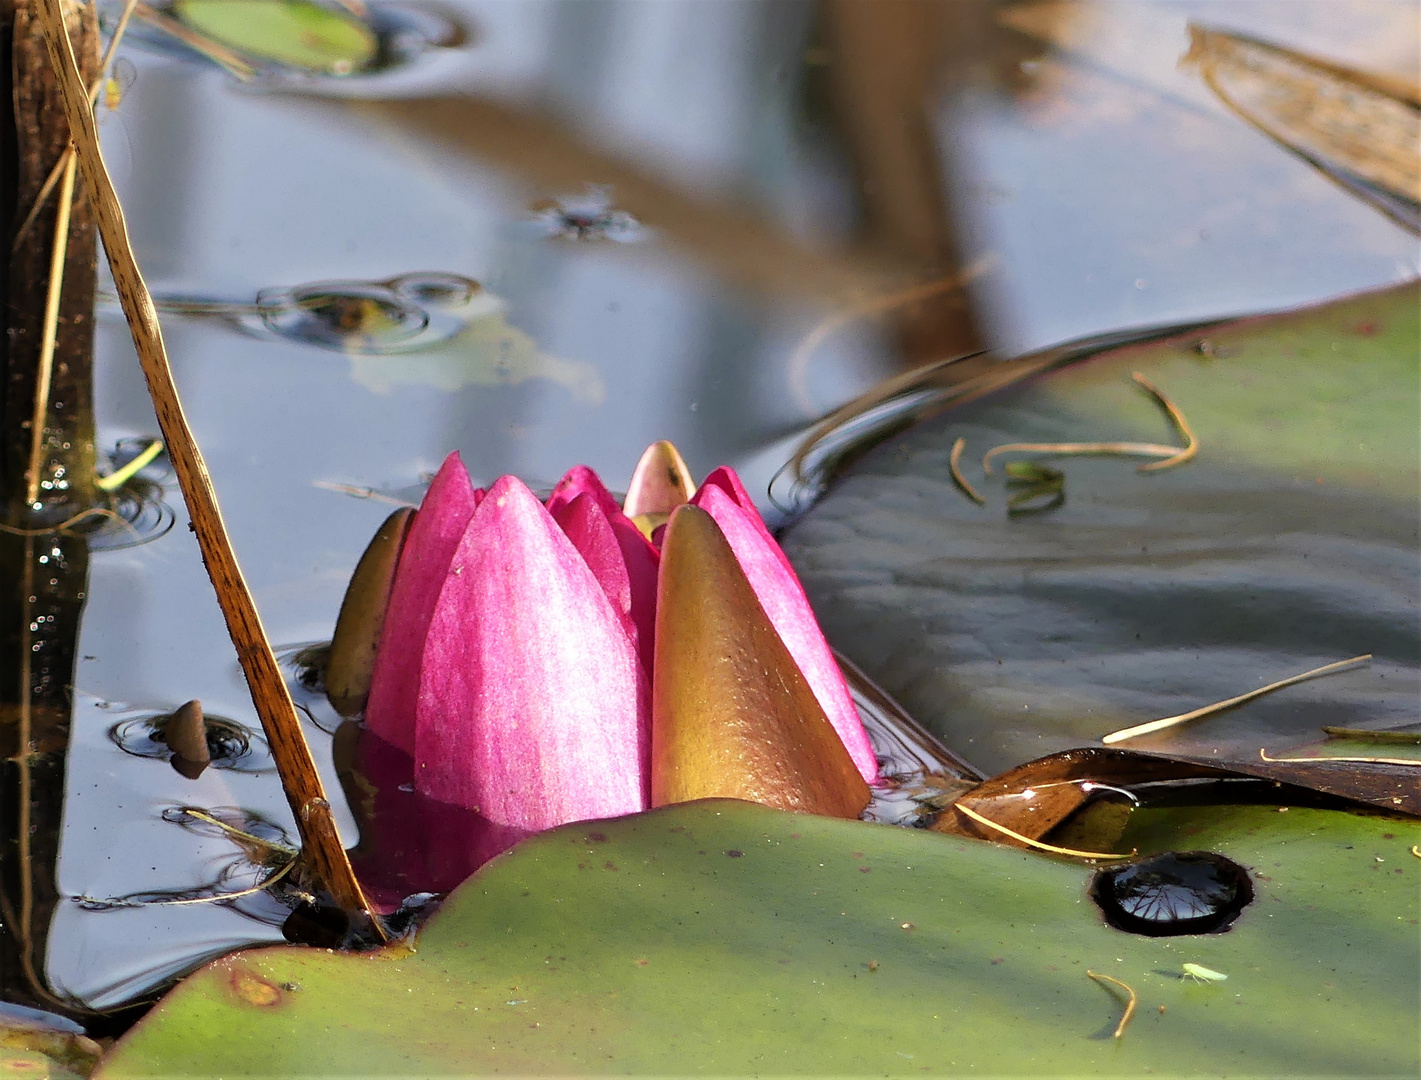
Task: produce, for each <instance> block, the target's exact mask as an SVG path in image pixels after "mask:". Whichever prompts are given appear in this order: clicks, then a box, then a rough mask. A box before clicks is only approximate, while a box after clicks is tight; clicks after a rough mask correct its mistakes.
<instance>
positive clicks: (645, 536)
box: [337, 443, 877, 880]
mask: <svg viewBox="0 0 1421 1080" xmlns="http://www.w3.org/2000/svg"><path fill="white" fill-rule="evenodd" d="M383 532H386V533H389V534H391V535H396V536H400V535H402V536H403V547H402V549H401V550H400V552H399V555H398V562H397V564H396V568H395V570H394V572H393V576H392V577H391V578H390V579H389V582H388V585H387V586H386V587H387V588H388V594H389V598H388V603H387V604H386V606H385V609H384V619H383V624H382V625H381V626H379V627H377V629H376V631H375V633H376V635H377V637H378V645H372V646H371V648H373V651H374V655H375V660H374V667H373V673H372V675H371V678H370V688H369V692H368V700H367V701H366V703H365V708H364V715H365V731H366V733H367V734H368V735H373V736H375V737H376V739H377V740H378V742H379V744H381V745H383V746H386V747H388V748H391V749H392V750H393V752H394V754H395V755H396V757H397V758H398V759H399V760H402V761H403V762H404V764H403V765H400V764H399V763H398V761H397V763H396V764H395V765H393V766H391V765H390V764H389V760H390V759H389V757H388V755H387V756H386V757H384V758H382V759H381V760H380V762H374V759H373V758H371V757H370V753H367V754H366V758H367V761H370V762H372V764H371V765H370V766H369V768H367V773H379V774H380V783H379V785H378V786H380V787H388V786H389V784H390V782H391V781H392V780H396V778H397V777H398V776H399V775H401V770H403V771H404V774H405V775H406V777H407V780H406V785H408V786H412V789H413V793H414V795H416V796H418V797H419V798H422V799H424V800H430V801H433V802H434V803H437V804H439V805H440V806H442V807H444V808H446V809H445V810H438V809H436V810H433V811H430V812H431V813H433V814H434V816H435V818H437V819H438V820H439V822H441V823H442V824H440V825H439V826H438V832H439V833H440V834H445V833H449V832H455V833H457V832H458V831H459V828H460V826H458V825H457V821H458V818H457V814H456V815H455V817H453V818H451V817H450V816H449V814H448V813H446V810H448V809H450V808H452V809H453V810H457V811H459V812H462V813H468V814H475V815H477V818H478V820H480V821H483V822H486V823H488V824H489V825H490V826H491V828H492V830H493V832H494V833H496V834H497V835H498V836H499V837H500V838H502V842H504V846H506V844H507V843H511V842H512V840H516V839H517V838H518V837H519V836H521V835H526V834H527V833H528V832H532V831H537V830H541V829H545V828H550V827H552V826H554V825H559V824H563V823H565V822H569V821H578V820H587V819H595V818H604V817H612V816H617V815H621V814H626V813H632V812H635V811H639V810H643V809H646V808H648V807H650V806H652V805H661V804H663V803H667V802H676V801H683V800H686V799H693V798H704V797H710V796H730V797H736V798H747V799H754V800H756V801H760V802H765V803H768V804H769V805H773V806H780V807H782V808H785V809H795V810H806V811H810V812H815V813H825V814H834V815H837V816H843V817H854V816H857V815H858V813H859V812H860V811H861V810H862V809H863V807H864V805H866V803H867V800H868V784H870V783H872V782H873V781H874V780H875V779H876V778H877V762H876V760H875V757H874V754H873V749H872V746H871V745H870V744H869V741H868V736H867V734H866V733H865V732H864V729H863V726H862V724H861V723H860V722H859V719H858V714H857V712H856V710H855V709H854V705H853V702H852V700H851V698H850V696H849V693H848V689H847V686H846V684H845V682H844V679H843V676H842V674H840V672H839V669H838V666H837V664H836V663H835V661H834V658H833V655H832V653H831V652H830V650H829V647H828V645H827V643H826V642H825V641H824V637H823V634H822V633H821V632H820V630H819V628H818V624H817V623H816V622H815V619H814V614H813V611H812V610H811V608H810V606H809V601H808V600H807V598H806V597H805V595H804V590H803V589H802V588H801V586H800V584H799V581H798V579H797V578H796V577H795V574H794V571H793V569H792V568H791V567H790V565H789V562H788V560H787V559H786V558H785V556H784V553H783V552H782V551H781V550H780V548H779V545H778V544H776V543H775V541H774V538H773V537H772V536H771V535H770V532H769V530H768V529H767V528H766V526H765V524H764V522H763V520H761V518H760V515H759V513H758V511H756V509H755V506H754V503H753V501H752V500H751V499H750V497H749V496H748V494H747V493H746V492H745V489H744V487H743V485H742V484H741V483H740V480H739V478H738V477H737V476H736V475H735V473H734V471H733V470H731V469H728V468H721V469H717V470H716V471H715V472H713V473H712V474H711V475H710V477H708V478H707V480H706V481H705V483H703V484H702V485H701V486H700V488H699V489H695V490H693V489H692V484H691V480H690V476H689V472H688V471H687V470H686V467H685V464H684V462H682V461H681V459H680V455H679V454H677V453H676V451H675V448H674V447H671V446H670V444H669V443H663V444H657V445H656V446H654V447H652V448H651V449H650V450H649V451H648V452H647V455H646V456H644V457H643V460H642V463H641V464H640V465H639V466H638V469H637V472H636V474H635V475H634V477H633V481H632V484H631V490H630V492H629V494H628V497H627V501H626V505H625V508H624V507H623V506H621V505H619V504H618V503H617V500H616V499H615V498H614V497H613V496H612V494H611V493H610V492H609V491H608V490H607V488H606V487H605V486H604V485H603V484H602V482H601V480H600V479H599V478H598V477H597V475H596V474H595V473H594V472H593V471H592V470H591V469H588V468H586V467H585V466H579V467H577V468H575V469H573V470H571V471H570V472H569V473H568V474H567V475H566V476H565V477H564V478H563V479H562V481H561V482H560V483H559V484H558V486H557V487H556V488H555V489H554V490H553V492H552V494H551V496H550V497H549V498H548V500H547V502H546V504H544V503H541V502H539V500H538V499H537V498H536V497H535V496H534V495H533V493H532V492H531V491H529V489H528V488H527V487H526V486H525V485H524V484H523V483H522V482H521V481H519V480H518V479H516V478H514V477H511V476H505V477H502V478H501V479H499V480H498V481H496V482H495V483H494V484H493V485H492V486H491V487H490V488H489V489H488V490H487V491H482V490H479V489H476V488H475V487H474V486H473V484H472V483H471V482H470V480H469V477H468V474H467V473H466V472H465V470H464V467H463V464H462V462H461V461H460V460H459V457H458V455H457V454H451V455H450V456H449V458H448V459H447V460H446V461H445V462H444V465H443V467H442V468H441V469H440V470H439V473H438V475H436V477H435V478H434V481H433V483H432V484H431V485H430V488H429V491H428V493H427V494H426V496H425V499H424V502H423V504H422V505H421V507H420V508H419V510H418V511H417V512H416V513H415V515H414V520H413V522H412V523H410V524H409V525H408V528H407V531H402V530H399V529H390V528H387V529H385V530H383ZM652 538H655V540H654V542H653V539H652ZM384 558H385V559H386V560H388V558H389V556H388V555H386V556H385V557H384ZM362 562H364V560H362ZM350 603H351V601H350V599H349V597H348V598H347V606H349V605H350ZM345 610H346V609H345V608H344V607H343V608H342V619H344V618H345ZM337 636H338V637H339V636H340V635H339V627H338V635H337ZM371 640H375V639H371ZM368 779H374V776H373V775H371V776H368ZM386 801H387V802H389V800H388V799H387V800H386ZM396 801H398V800H396ZM402 805H403V804H402ZM411 812H413V811H409V809H408V807H406V809H405V810H401V811H400V813H401V814H405V815H406V816H408V813H411ZM424 816H425V817H429V813H424ZM450 822H455V824H454V825H450V824H449V823H450ZM430 823H431V824H432V823H433V820H432V819H431V822H430ZM406 824H408V825H409V827H408V828H406V826H405V825H401V826H399V827H398V828H399V830H400V831H402V832H406V833H409V832H413V831H417V830H416V829H415V826H414V825H413V824H410V823H408V822H407V823H406ZM387 831H388V829H387ZM509 837H511V838H512V840H510V839H508V838H509ZM405 841H406V842H408V838H407V837H406V838H405ZM440 842H441V843H442V842H443V841H440ZM421 857H427V858H429V859H433V861H435V862H441V863H442V864H448V865H450V866H452V865H453V863H450V860H449V859H447V858H445V857H444V856H437V857H436V856H433V855H429V854H428V852H426V855H425V856H421ZM480 857H481V858H482V857H483V856H480ZM453 862H454V863H458V862H459V859H458V858H455V859H454V860H453ZM469 868H470V869H472V867H469ZM414 876H418V874H415V875H414ZM435 876H436V877H439V878H440V879H441V880H443V878H444V877H445V875H443V874H436V875H435Z"/></svg>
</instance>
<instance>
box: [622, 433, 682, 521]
mask: <svg viewBox="0 0 1421 1080" xmlns="http://www.w3.org/2000/svg"><path fill="white" fill-rule="evenodd" d="M695 490H696V482H695V480H694V479H692V477H691V470H690V469H689V468H688V467H687V465H686V461H685V459H684V458H682V457H681V452H680V451H679V450H677V449H676V447H675V445H673V444H672V443H670V442H668V441H667V440H665V439H662V440H661V441H660V442H656V443H652V444H651V445H650V446H648V447H647V448H646V452H645V453H643V454H642V455H641V460H640V461H638V462H637V466H636V469H635V470H634V471H633V472H632V478H631V482H630V483H629V484H628V485H627V497H626V501H625V502H624V503H623V504H622V509H623V511H624V512H625V513H626V515H627V517H629V518H636V517H642V516H644V515H666V514H670V513H671V511H672V510H674V509H676V507H678V506H680V505H681V504H682V503H684V502H688V501H690V498H691V496H692V495H693V494H694V493H695Z"/></svg>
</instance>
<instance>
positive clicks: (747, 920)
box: [101, 801, 1421, 1080]
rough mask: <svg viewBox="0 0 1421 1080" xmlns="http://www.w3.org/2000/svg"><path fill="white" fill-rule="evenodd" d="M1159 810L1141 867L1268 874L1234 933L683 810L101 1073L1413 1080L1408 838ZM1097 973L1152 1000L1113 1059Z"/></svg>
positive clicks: (225, 1004)
mask: <svg viewBox="0 0 1421 1080" xmlns="http://www.w3.org/2000/svg"><path fill="white" fill-rule="evenodd" d="M1140 816H1141V817H1142V818H1143V817H1145V816H1146V815H1140ZM1148 817H1149V820H1142V821H1141V822H1140V823H1139V825H1138V826H1132V828H1134V829H1135V832H1136V835H1137V837H1139V838H1140V840H1139V842H1141V843H1142V845H1143V843H1144V839H1145V838H1146V837H1147V838H1148V841H1149V843H1150V845H1151V846H1155V845H1159V846H1168V847H1187V848H1197V847H1200V846H1201V845H1203V846H1209V847H1213V848H1216V849H1218V850H1222V851H1224V852H1226V853H1227V854H1229V855H1231V856H1232V857H1234V858H1236V859H1238V860H1240V861H1242V862H1244V863H1246V864H1250V865H1252V866H1253V867H1255V868H1257V870H1258V871H1259V874H1258V876H1257V880H1256V887H1257V890H1258V898H1257V900H1256V901H1255V902H1254V904H1253V905H1251V907H1250V908H1249V909H1247V910H1246V911H1245V912H1244V914H1243V916H1242V917H1241V918H1240V920H1239V921H1238V922H1237V923H1236V924H1235V927H1234V929H1232V930H1231V931H1230V932H1228V933H1226V934H1222V935H1218V936H1212V937H1198V938H1174V939H1150V938H1140V937H1134V936H1131V935H1128V934H1124V933H1121V932H1119V931H1116V930H1112V929H1110V928H1108V927H1106V926H1105V925H1104V924H1103V923H1102V921H1101V919H1100V916H1099V914H1098V912H1097V911H1096V909H1095V907H1094V905H1093V904H1092V902H1091V901H1090V900H1089V899H1088V898H1087V886H1088V883H1089V879H1090V871H1089V870H1088V869H1086V868H1083V867H1080V866H1076V865H1072V864H1069V863H1064V862H1059V861H1054V860H1052V859H1050V858H1047V857H1043V856H1038V855H1035V854H1033V853H1024V852H1021V851H1017V850H1013V849H1008V848H1003V847H998V846H996V845H993V844H986V843H980V842H974V841H968V840H960V839H956V838H951V837H944V836H939V835H936V834H932V833H927V832H922V831H916V830H907V829H896V828H892V827H888V826H877V825H868V824H863V823H858V822H843V821H834V820H829V819H824V818H814V817H808V816H802V815H791V814H785V813H781V812H779V811H774V810H769V809H766V808H763V807H759V806H755V805H751V804H746V803H736V802H725V801H719V802H706V803H697V804H689V805H685V806H678V807H672V808H669V809H665V810H659V811H654V812H651V813H648V814H642V815H638V816H634V817H628V818H622V819H619V820H616V821H608V822H598V823H594V824H592V825H588V824H581V825H572V826H566V827H564V828H561V829H558V830H555V831H553V832H549V833H544V834H542V835H541V836H538V837H535V838H533V839H531V840H529V841H526V842H525V843H523V844H522V845H520V846H519V847H517V848H515V849H514V850H513V851H512V852H510V853H509V854H507V855H506V856H503V857H501V858H499V859H497V860H495V861H494V862H493V863H491V864H489V865H488V866H486V867H485V868H484V869H483V870H482V871H480V872H479V873H478V874H476V875H475V876H474V877H473V878H472V879H470V880H469V881H468V882H466V883H465V884H464V885H463V886H462V887H461V888H460V889H459V890H457V891H456V892H455V893H454V894H452V895H451V897H450V898H449V900H448V901H447V902H446V903H445V905H444V907H443V908H442V910H441V911H440V912H439V913H438V914H437V915H436V916H435V917H434V919H433V920H431V922H430V923H429V924H428V926H427V927H426V929H425V930H424V932H423V933H422V934H421V936H420V937H419V939H418V941H417V942H416V944H415V947H414V948H413V950H406V949H402V948H394V949H390V950H388V951H386V952H384V953H382V954H378V955H364V956H357V955H338V954H334V953H330V952H325V951H320V950H311V949H300V948H294V947H293V948H275V949H262V950H258V951H254V952H248V953H243V954H238V955H235V956H230V957H227V958H226V959H223V960H220V961H218V962H216V963H214V964H212V965H210V966H209V967H207V968H204V969H203V970H202V971H200V972H198V973H197V974H195V975H194V976H192V977H191V978H189V979H188V980H187V981H186V982H184V983H183V984H182V985H180V986H179V987H178V988H177V989H176V990H174V991H173V992H172V993H171V994H170V995H169V996H168V997H167V998H166V999H165V1000H164V1001H163V1002H162V1003H161V1004H160V1006H159V1007H158V1008H157V1009H156V1010H155V1011H154V1012H153V1013H152V1014H150V1016H149V1017H148V1018H147V1019H145V1020H144V1021H143V1022H142V1023H141V1024H140V1025H139V1026H138V1027H137V1028H135V1029H134V1030H133V1031H132V1032H131V1033H130V1034H129V1035H128V1036H127V1037H126V1038H125V1039H124V1040H123V1041H122V1042H121V1043H120V1044H119V1045H118V1047H117V1048H116V1050H115V1052H114V1053H113V1055H112V1056H111V1057H110V1058H109V1060H108V1061H107V1063H106V1065H105V1067H104V1068H103V1069H102V1070H101V1075H102V1076H103V1077H107V1078H110V1080H117V1078H120V1077H137V1076H158V1075H170V1076H171V1075H176V1074H187V1075H208V1076H241V1075H291V1074H298V1075H329V1076H351V1075H377V1074H386V1075H388V1074H400V1075H430V1074H465V1075H467V1074H477V1073H489V1072H513V1073H527V1074H532V1073H560V1074H567V1073H592V1072H638V1073H662V1074H667V1073H675V1074H689V1073H700V1074H723V1075H725V1074H734V1075H743V1074H749V1073H771V1074H775V1073H778V1074H788V1073H813V1074H827V1073H838V1074H844V1073H874V1074H885V1073H893V1074H900V1073H901V1074H908V1073H912V1074H919V1073H941V1072H949V1071H951V1072H963V1073H966V1072H971V1071H977V1072H987V1073H1011V1074H1025V1073H1028V1072H1029V1073H1034V1074H1051V1075H1057V1074H1086V1073H1097V1074H1107V1075H1138V1074H1141V1073H1143V1072H1145V1071H1149V1070H1153V1071H1154V1072H1155V1073H1159V1074H1185V1073H1188V1074H1215V1075H1217V1074H1221V1073H1228V1074H1229V1075H1246V1074H1268V1075H1281V1074H1285V1073H1306V1074H1314V1075H1316V1074H1326V1075H1344V1074H1346V1075H1363V1074H1414V1073H1415V1071H1416V1069H1417V1068H1418V1065H1421V1061H1418V1056H1417V1045H1416V1039H1415V1021H1416V1014H1415V1006H1416V999H1417V993H1418V990H1421V970H1418V967H1419V966H1421V965H1418V949H1417V915H1418V897H1421V893H1418V890H1417V887H1416V886H1417V874H1418V872H1421V861H1418V860H1416V859H1415V858H1413V857H1412V856H1411V855H1410V854H1409V853H1408V850H1407V844H1408V843H1410V842H1412V841H1414V839H1415V838H1414V837H1411V838H1409V839H1408V838H1407V837H1406V836H1403V835H1400V833H1401V828H1402V827H1401V826H1398V825H1397V823H1396V822H1395V821H1393V820H1391V819H1387V818H1377V817H1362V816H1357V815H1350V814H1344V813H1338V812H1327V811H1316V810H1301V809H1296V808H1295V809H1292V810H1290V811H1289V812H1287V813H1279V812H1278V811H1277V810H1276V809H1275V808H1273V807H1266V808H1256V807H1255V808H1224V809H1195V810H1190V811H1187V812H1186V811H1173V812H1167V813H1166V812H1160V813H1151V814H1149V815H1148ZM1383 860H1384V861H1383ZM1184 962H1193V963H1199V964H1203V965H1205V966H1206V967H1209V968H1212V969H1214V970H1217V971H1221V972H1224V973H1226V974H1227V975H1228V976H1229V979H1228V981H1227V982H1222V983H1215V984H1210V985H1196V984H1194V983H1192V982H1188V981H1186V980H1184V979H1183V978H1182V977H1181V975H1182V969H1181V964H1182V963H1184ZM1087 969H1092V970H1095V971H1097V972H1099V973H1102V974H1106V975H1110V976H1112V977H1114V978H1117V979H1120V980H1123V981H1125V982H1127V983H1129V984H1130V985H1131V986H1132V987H1134V989H1135V990H1136V991H1137V992H1138V993H1139V995H1140V1009H1139V1012H1138V1013H1137V1015H1136V1016H1135V1018H1134V1020H1133V1022H1132V1024H1131V1025H1130V1027H1129V1028H1128V1030H1127V1031H1126V1032H1125V1034H1124V1037H1123V1038H1122V1039H1120V1040H1118V1041H1117V1040H1114V1039H1112V1038H1111V1037H1110V1035H1111V1032H1112V1030H1113V1029H1114V1027H1115V1024H1116V1022H1117V1020H1118V1019H1119V1016H1120V1012H1121V1003H1120V1002H1119V1001H1118V1000H1117V999H1116V998H1115V997H1114V996H1112V994H1111V993H1110V992H1109V991H1108V990H1107V988H1105V987H1104V986H1102V985H1100V984H1097V983H1095V982H1092V981H1091V980H1090V979H1089V978H1087V976H1086V970H1087ZM1161 1006H1163V1008H1161Z"/></svg>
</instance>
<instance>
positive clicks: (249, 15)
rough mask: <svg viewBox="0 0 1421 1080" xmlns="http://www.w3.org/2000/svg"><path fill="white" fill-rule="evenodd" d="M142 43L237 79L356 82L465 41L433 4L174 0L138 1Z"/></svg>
mask: <svg viewBox="0 0 1421 1080" xmlns="http://www.w3.org/2000/svg"><path fill="white" fill-rule="evenodd" d="M135 13H136V14H137V15H138V17H139V19H141V20H142V21H143V23H145V24H146V26H145V30H144V32H142V33H139V34H135V35H134V38H135V40H137V41H138V42H139V43H140V44H142V45H144V46H145V47H147V48H150V49H154V50H157V51H161V52H166V53H170V54H176V55H180V56H184V57H187V58H198V57H201V58H202V59H204V60H206V61H208V62H210V63H213V64H217V65H218V66H219V67H221V68H223V69H224V70H226V71H227V72H228V73H229V74H230V75H232V76H233V77H235V78H237V79H240V80H242V81H244V82H245V81H248V80H252V79H257V78H260V79H263V80H280V79H292V78H295V79H302V80H310V79H338V80H348V79H349V80H355V79H360V77H362V76H376V75H379V74H381V73H383V72H387V71H391V70H393V69H395V68H401V67H404V66H406V65H408V64H410V63H411V62H412V61H414V60H415V59H416V58H417V57H419V56H420V55H421V54H422V53H425V52H427V51H429V50H430V49H433V48H436V47H437V48H452V47H455V46H458V45H462V44H464V43H465V42H467V41H468V38H469V35H468V32H467V31H466V29H465V28H464V27H463V26H462V25H461V24H460V23H459V22H457V21H456V20H455V19H454V18H453V17H451V15H450V13H449V12H447V11H445V10H443V9H442V7H441V6H436V5H432V4H431V5H414V4H410V5H390V4H381V5H378V6H374V5H367V4H364V3H333V4H323V3H314V2H312V0H172V2H171V3H169V4H166V5H150V4H146V3H139V4H137V5H136V12H135Z"/></svg>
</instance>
